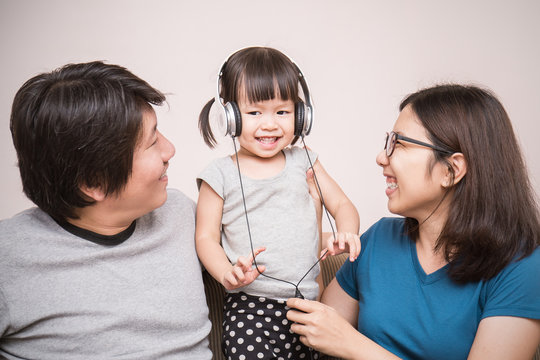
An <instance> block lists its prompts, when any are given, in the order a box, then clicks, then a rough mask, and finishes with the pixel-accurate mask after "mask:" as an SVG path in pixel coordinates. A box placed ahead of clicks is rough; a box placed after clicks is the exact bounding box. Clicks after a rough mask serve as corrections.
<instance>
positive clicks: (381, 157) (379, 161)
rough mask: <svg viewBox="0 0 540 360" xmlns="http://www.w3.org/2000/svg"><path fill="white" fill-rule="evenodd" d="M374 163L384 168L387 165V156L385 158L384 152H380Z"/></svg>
mask: <svg viewBox="0 0 540 360" xmlns="http://www.w3.org/2000/svg"><path fill="white" fill-rule="evenodd" d="M375 161H376V162H377V165H379V166H385V165H388V156H386V150H385V149H383V150H381V151H380V152H379V153H378V154H377V157H376V158H375Z"/></svg>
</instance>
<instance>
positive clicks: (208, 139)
mask: <svg viewBox="0 0 540 360" xmlns="http://www.w3.org/2000/svg"><path fill="white" fill-rule="evenodd" d="M214 101H215V99H214V98H212V99H210V101H208V102H207V103H206V105H204V107H203V108H202V110H201V113H200V114H199V131H200V132H201V135H202V137H203V139H204V142H205V143H206V145H208V147H209V148H211V149H213V148H214V147H215V146H216V145H217V141H216V138H215V137H214V134H213V133H212V129H211V128H210V109H211V108H212V105H213V104H214Z"/></svg>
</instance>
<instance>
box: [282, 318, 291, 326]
mask: <svg viewBox="0 0 540 360" xmlns="http://www.w3.org/2000/svg"><path fill="white" fill-rule="evenodd" d="M281 323H282V324H283V325H287V324H288V323H289V320H287V319H283V321H282V322H281Z"/></svg>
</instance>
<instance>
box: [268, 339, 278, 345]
mask: <svg viewBox="0 0 540 360" xmlns="http://www.w3.org/2000/svg"><path fill="white" fill-rule="evenodd" d="M268 342H269V343H270V344H272V345H275V344H276V340H274V339H270V341H268Z"/></svg>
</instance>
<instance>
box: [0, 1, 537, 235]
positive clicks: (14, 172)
mask: <svg viewBox="0 0 540 360" xmlns="http://www.w3.org/2000/svg"><path fill="white" fill-rule="evenodd" d="M539 17H540V2H539V1H537V0H530V1H526V0H517V1H511V2H510V1H506V0H495V1H494V0H478V1H470V0H458V1H436V0H426V1H417V0H410V1H401V0H389V1H369V2H368V1H346V0H332V1H321V0H297V1H295V0H271V1H259V0H235V1H217V0H216V1H205V0H193V1H175V0H155V1H141V0H122V1H114V0H92V1H89V0H79V1H72V0H43V1H40V0H35V1H29V0H0V51H1V60H0V61H1V65H2V66H1V67H0V79H1V80H2V85H1V87H0V114H1V117H0V154H1V158H0V172H1V174H2V176H1V177H0V188H1V189H2V190H1V191H2V193H1V203H0V219H1V218H6V217H10V216H12V215H14V214H15V213H17V212H19V211H21V210H23V209H25V208H27V207H29V206H31V205H32V204H31V203H30V202H29V201H28V200H27V199H26V198H25V196H24V194H23V193H22V191H21V183H20V178H19V172H18V168H17V165H16V156H15V151H14V149H13V144H12V141H11V134H10V131H9V116H10V108H11V103H12V100H13V97H14V95H15V93H16V91H17V90H18V89H19V88H20V86H21V85H22V84H23V83H24V82H25V81H26V80H28V79H29V78H30V77H32V76H34V75H36V74H38V73H41V72H44V71H50V70H53V69H54V68H57V67H59V66H62V65H64V64H66V63H71V62H87V61H92V60H105V61H107V62H108V63H114V64H120V65H123V66H125V67H127V68H128V69H130V70H131V71H132V72H134V73H135V74H137V75H138V76H140V77H142V78H143V79H145V80H147V81H148V82H149V83H150V84H151V85H153V86H154V87H156V88H158V89H160V90H161V91H163V92H165V93H167V94H170V95H169V96H168V106H165V107H163V108H161V109H160V110H159V111H158V121H159V127H160V129H161V131H162V132H163V133H164V134H165V135H166V136H167V137H168V138H169V139H170V140H171V141H172V142H173V143H174V144H175V146H176V156H175V157H174V158H173V159H172V160H171V166H170V167H169V172H168V173H169V186H170V187H175V188H179V189H181V190H182V191H184V192H185V193H186V194H187V195H188V196H190V197H191V198H193V199H194V200H196V199H197V188H196V184H195V177H196V175H197V174H198V173H199V171H201V170H202V168H203V167H204V166H205V165H206V164H208V163H209V162H210V161H211V159H213V158H215V157H217V156H223V155H225V154H228V153H230V152H231V151H232V145H231V142H230V139H226V138H224V139H222V140H223V142H224V143H223V145H222V146H220V147H219V148H218V149H217V150H210V149H208V148H207V147H206V146H205V144H204V143H203V141H202V138H201V137H200V135H199V130H198V128H197V117H198V114H199V111H200V109H201V108H202V106H203V105H204V103H206V101H208V100H209V99H210V98H211V97H212V96H213V95H214V94H215V83H216V76H217V71H218V68H219V66H220V65H221V63H222V61H223V60H224V59H225V58H226V57H227V56H228V55H229V54H230V53H232V52H234V51H236V50H237V49H239V48H243V47H246V46H252V45H264V46H271V47H275V48H277V49H279V50H281V51H283V52H284V53H285V54H287V55H289V56H290V57H291V58H293V59H294V60H295V61H296V62H297V63H298V65H299V66H300V68H301V69H302V71H303V72H304V74H305V76H306V79H307V81H308V84H309V87H310V90H311V93H312V94H313V97H314V101H315V109H316V118H315V124H314V126H313V131H312V133H311V135H309V136H308V137H307V138H306V143H307V145H308V146H309V147H310V148H312V149H313V150H314V151H316V152H317V153H318V154H319V159H320V160H321V162H322V164H323V166H324V167H325V168H326V169H327V170H328V172H329V173H330V174H331V175H332V176H333V177H334V178H335V179H336V180H337V182H338V183H339V184H340V185H341V187H342V188H343V189H344V190H345V192H346V193H347V194H348V195H349V197H350V198H351V200H352V201H353V202H354V204H355V205H356V206H357V208H358V210H359V212H360V216H361V223H362V226H361V230H362V231H364V230H366V229H367V227H369V226H370V225H371V224H372V223H373V222H375V221H376V220H377V219H379V218H380V217H382V216H388V215H389V212H388V210H387V208H386V195H385V194H384V190H385V179H384V177H383V176H382V170H381V169H380V168H379V167H378V166H377V165H376V163H375V156H376V154H377V153H378V152H379V151H380V150H381V149H382V146H383V138H384V133H385V131H389V130H390V129H391V128H392V126H393V123H394V121H395V119H396V118H397V115H398V110H397V106H398V104H399V102H400V100H401V99H402V98H403V97H404V96H405V95H406V94H408V93H411V92H414V91H416V90H417V89H419V88H422V87H426V86H430V85H433V84H436V83H446V82H461V83H473V84H477V85H482V86H484V87H487V88H489V89H491V90H493V91H494V92H495V93H496V94H497V95H498V96H499V98H500V100H501V101H502V103H503V104H504V105H505V107H506V110H507V111H508V113H509V115H510V118H511V119H512V121H513V124H514V129H515V131H516V133H517V135H518V138H519V141H520V143H521V146H522V150H523V153H524V155H525V159H526V161H527V164H528V167H529V171H530V175H531V180H532V183H533V186H534V188H535V190H536V192H537V193H540V191H539V190H540V157H539V155H540V151H539V150H540V140H539V134H540V121H539V119H540V70H539V64H540V45H539V44H540V21H538V19H539ZM478 156H482V154H478ZM325 226H326V229H328V227H327V225H325Z"/></svg>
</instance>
